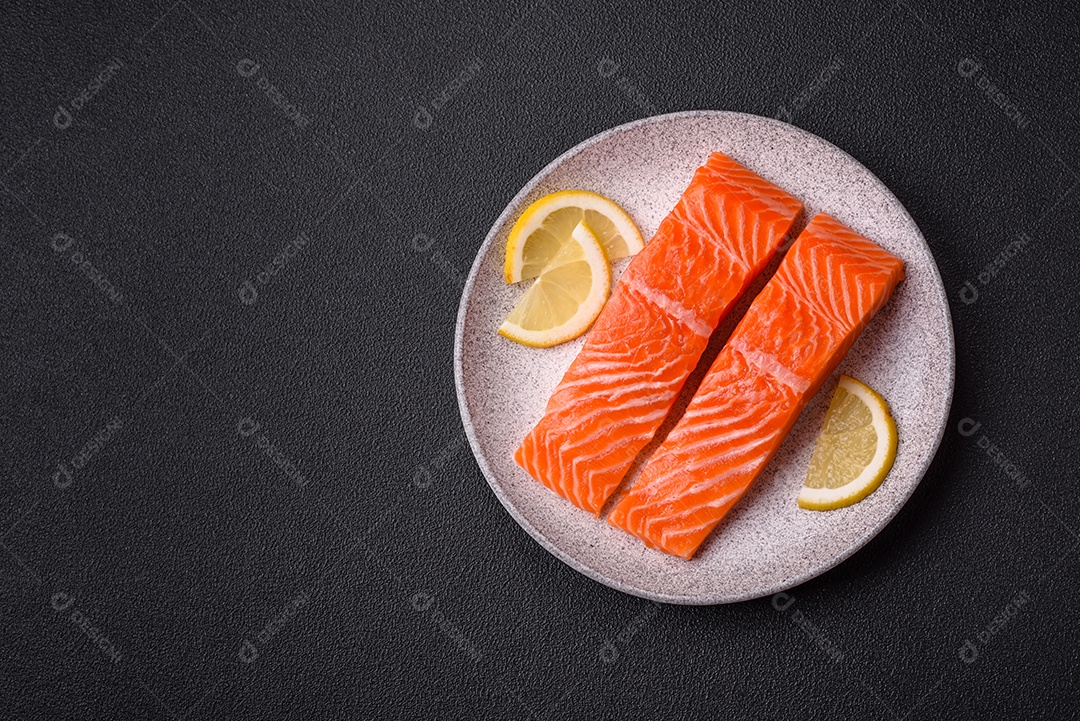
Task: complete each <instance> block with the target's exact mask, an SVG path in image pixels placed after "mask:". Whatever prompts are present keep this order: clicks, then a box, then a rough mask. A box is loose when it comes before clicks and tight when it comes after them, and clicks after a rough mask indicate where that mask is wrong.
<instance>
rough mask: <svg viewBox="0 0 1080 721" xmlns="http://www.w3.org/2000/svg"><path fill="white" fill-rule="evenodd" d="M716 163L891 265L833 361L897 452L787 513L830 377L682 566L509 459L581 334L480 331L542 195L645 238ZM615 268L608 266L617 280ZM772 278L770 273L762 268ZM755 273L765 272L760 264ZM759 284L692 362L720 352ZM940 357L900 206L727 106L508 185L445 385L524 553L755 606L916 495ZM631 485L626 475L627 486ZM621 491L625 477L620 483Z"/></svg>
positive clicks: (631, 587) (827, 150)
mask: <svg viewBox="0 0 1080 721" xmlns="http://www.w3.org/2000/svg"><path fill="white" fill-rule="evenodd" d="M716 150H718V151H721V152H723V153H726V154H728V155H730V156H731V157H733V158H735V159H736V160H738V161H739V162H741V163H743V164H744V165H746V166H747V167H749V168H750V169H751V170H754V171H756V172H757V173H758V174H760V175H762V176H763V177H765V178H767V179H769V180H771V181H772V182H774V183H776V184H777V185H779V186H780V187H782V188H784V189H786V190H787V191H788V192H790V193H792V194H794V195H795V196H797V197H798V198H799V199H800V200H802V201H803V202H804V203H805V204H806V206H807V209H808V211H809V212H810V213H811V214H812V213H813V212H816V211H819V210H823V211H827V212H829V213H831V214H832V215H834V216H835V217H837V218H838V219H840V220H841V221H843V222H844V223H846V224H847V225H849V226H850V227H851V228H853V229H855V230H856V231H858V232H859V233H862V234H863V235H865V236H867V237H868V238H871V239H873V240H874V241H876V242H877V243H879V244H880V245H881V246H883V247H884V248H886V249H888V250H889V251H891V252H893V253H895V254H896V255H898V256H899V257H900V258H902V259H903V260H904V262H905V264H906V266H905V271H906V273H907V279H906V280H905V281H904V282H903V283H901V284H900V286H899V287H898V288H897V290H896V292H895V294H894V295H893V298H892V300H891V301H890V302H889V304H888V305H887V306H886V307H885V308H884V309H883V310H882V311H881V312H880V313H879V314H878V316H877V317H876V318H875V319H874V320H873V321H872V322H871V324H870V326H869V327H868V328H867V329H866V331H865V332H864V333H863V335H862V337H861V338H860V339H859V341H858V343H857V344H856V345H855V347H854V348H852V350H851V352H850V353H849V354H848V356H847V358H846V359H845V360H844V362H843V363H842V364H841V365H840V369H839V370H838V372H837V373H846V374H849V375H852V376H855V377H856V378H859V379H860V380H863V381H865V382H866V383H868V384H869V385H870V386H872V387H873V388H875V389H876V390H878V391H879V392H881V394H882V395H884V396H885V398H886V399H887V400H888V401H889V404H890V406H891V408H892V411H893V414H894V416H895V417H896V422H897V426H898V430H899V437H900V444H899V449H898V451H897V456H896V464H895V465H894V466H893V469H892V471H891V472H890V473H889V476H888V477H887V478H886V479H885V482H884V484H882V486H881V488H879V489H878V490H877V491H876V492H874V493H873V494H871V495H870V496H869V497H868V498H867V499H865V500H864V501H862V502H861V503H858V504H856V505H854V506H852V507H849V508H845V509H841V510H838V511H830V512H826V513H820V512H814V511H806V510H802V509H800V508H799V507H798V506H797V505H796V504H795V498H796V496H797V495H798V492H799V488H800V487H801V486H802V483H803V479H804V478H805V474H806V468H807V465H808V463H809V460H810V453H811V450H812V449H813V444H814V440H815V438H816V436H817V433H818V430H819V429H820V428H821V424H822V420H823V418H824V415H825V410H826V408H827V407H828V402H829V399H830V397H831V396H832V392H833V389H834V388H835V387H836V378H835V377H833V378H831V379H830V380H829V381H827V382H826V384H825V386H824V387H823V389H822V391H821V392H820V393H818V395H817V396H816V397H815V398H814V400H813V401H812V402H811V403H810V404H809V405H808V406H807V408H806V409H805V410H804V411H803V414H802V416H801V417H800V419H799V421H798V423H797V424H796V425H795V427H794V429H793V430H792V432H791V434H790V435H789V436H788V438H787V440H786V441H785V442H784V445H783V447H782V449H781V450H780V452H779V453H778V454H777V456H776V458H774V459H773V461H772V463H770V464H769V466H768V468H767V469H766V470H765V472H764V473H763V474H762V476H761V477H759V478H758V479H757V481H755V483H754V485H753V486H751V488H750V490H749V491H748V492H747V493H746V495H745V496H744V497H743V498H742V500H740V501H739V503H738V504H737V505H736V507H735V508H734V509H733V510H732V512H731V513H729V514H728V516H727V517H726V518H725V519H724V521H723V522H722V523H721V524H720V526H719V527H718V528H717V529H716V530H715V531H714V532H713V534H712V535H711V536H710V538H709V539H708V540H707V541H706V542H705V544H704V545H703V546H702V548H701V550H700V551H699V552H698V554H697V555H696V556H695V557H694V558H693V559H692V560H690V561H685V560H682V559H679V558H673V557H670V556H667V555H665V554H662V553H660V552H658V551H654V550H650V549H648V548H646V547H645V546H644V545H643V544H642V543H641V541H639V540H638V539H637V538H634V537H632V536H630V535H628V534H626V533H624V532H622V531H620V530H618V529H616V528H613V527H611V526H609V525H608V524H607V522H606V521H605V520H604V519H603V518H594V517H593V516H592V515H590V514H589V513H586V512H585V511H582V510H580V509H578V508H576V507H574V506H573V505H571V504H570V503H569V502H567V501H565V500H563V499H562V498H560V497H558V496H556V495H555V494H554V493H552V492H551V491H549V490H547V489H546V488H545V487H543V486H542V485H540V484H539V483H537V482H536V481H535V480H533V479H532V478H530V477H529V476H528V475H527V474H526V473H525V472H524V471H523V470H521V469H520V468H519V467H518V466H517V465H516V464H515V463H514V461H513V458H512V455H513V452H514V450H515V448H517V446H518V444H519V443H520V442H521V439H522V438H524V437H525V435H526V433H528V431H529V429H530V428H532V426H533V425H534V424H535V423H536V421H537V420H539V418H540V416H541V414H542V412H543V409H544V405H545V404H546V402H547V399H548V396H549V395H550V394H551V391H552V390H553V389H554V388H555V386H556V384H557V383H558V382H559V379H560V378H561V377H562V375H563V373H564V372H565V370H566V368H567V367H568V366H569V365H570V362H571V361H572V360H573V358H574V356H576V355H577V352H578V350H579V349H580V348H581V345H582V343H583V339H578V340H576V341H573V342H570V343H566V344H564V345H562V346H558V347H556V348H551V349H547V350H536V349H530V348H525V347H522V346H520V345H517V344H516V343H513V342H511V341H508V340H506V339H505V338H502V337H501V336H499V335H497V334H496V329H497V328H498V327H499V325H500V323H501V322H502V321H503V319H504V318H505V317H506V315H507V314H508V313H509V312H510V309H511V308H512V307H513V306H514V303H516V302H517V300H518V298H519V297H520V295H521V293H522V292H523V289H524V288H523V287H517V286H508V285H506V283H505V282H504V280H503V274H502V268H503V253H504V249H505V245H506V236H507V233H508V232H509V230H510V227H511V226H512V225H513V222H514V220H515V219H516V218H517V217H518V215H519V214H520V213H521V212H522V211H523V210H524V209H525V208H526V207H528V205H529V204H530V203H531V202H532V201H534V200H536V199H537V198H539V197H540V196H542V195H546V194H547V193H552V192H555V191H557V190H564V189H567V188H584V189H588V190H594V191H597V192H599V193H602V194H604V195H606V196H608V197H610V198H612V199H613V200H615V201H616V202H617V203H619V204H620V205H622V207H623V208H625V209H626V210H627V211H628V212H629V213H630V215H632V216H633V218H634V220H635V221H636V222H637V224H638V226H639V227H640V228H641V232H642V235H643V236H644V237H645V238H650V237H651V236H652V234H653V233H654V232H655V231H656V228H657V225H658V224H659V222H660V220H661V219H662V218H663V217H664V216H665V215H666V214H667V212H668V211H669V210H670V209H671V208H672V207H673V206H674V205H675V202H676V201H677V200H678V198H679V196H680V195H681V194H682V191H683V190H684V189H685V188H686V186H687V184H688V183H689V182H690V177H691V175H692V174H693V172H694V169H695V168H697V167H698V166H700V165H701V164H703V163H704V162H705V160H706V158H707V157H708V155H709V153H710V152H712V151H716ZM626 263H627V261H622V262H620V263H617V264H616V266H615V268H614V271H615V275H616V277H617V276H618V274H619V273H620V272H621V271H622V269H623V268H624V267H625V265H626ZM773 268H775V263H774V264H773ZM770 272H771V269H770ZM765 280H766V278H765V277H763V278H761V279H759V281H758V283H757V284H755V286H753V287H752V288H751V289H750V291H749V292H748V293H747V297H746V298H744V299H743V302H742V303H741V305H740V307H739V308H738V309H736V311H735V312H734V313H732V314H731V316H729V318H728V319H727V320H726V321H725V323H724V324H723V326H722V327H721V329H720V330H719V336H720V337H719V338H718V339H715V341H714V342H713V343H712V344H710V349H709V351H708V353H710V354H715V353H716V352H717V351H718V350H719V345H720V341H722V339H723V337H724V336H726V334H727V333H728V332H730V329H731V328H733V327H734V324H735V322H736V321H737V320H738V318H739V317H740V316H741V315H742V312H743V311H744V310H745V308H746V307H747V306H748V305H749V302H750V300H752V298H753V296H754V295H755V294H756V292H757V290H759V289H760V288H761V287H762V286H763V285H764V282H765ZM953 374H954V352H953V336H952V325H951V321H950V316H949V307H948V303H947V301H946V297H945V291H944V289H943V287H942V284H941V277H940V275H939V274H938V269H937V266H936V265H935V264H934V258H933V256H932V255H931V253H930V249H929V248H928V247H927V245H926V241H924V240H923V237H922V235H921V234H920V233H919V229H918V228H917V227H916V226H915V223H914V222H913V221H912V219H911V217H910V216H909V215H908V213H907V211H905V210H904V207H903V206H902V205H901V204H900V202H899V201H898V200H897V199H896V197H895V196H893V194H892V193H890V192H889V190H888V189H887V188H886V187H885V186H884V185H883V184H882V183H881V181H879V180H878V179H877V178H876V177H874V175H873V174H872V173H871V172H870V171H869V170H867V169H866V168H864V167H863V166H862V165H860V164H859V163H858V161H856V160H855V159H853V158H852V157H851V156H849V155H848V154H847V153H845V152H843V151H842V150H840V149H838V148H836V147H835V146H833V145H831V144H829V143H828V142H826V141H824V140H822V139H821V138H818V137H816V136H814V135H811V134H810V133H808V132H806V131H804V130H800V129H798V128H796V127H793V126H791V125H787V124H786V123H782V122H780V121H778V120H772V119H769V118H761V117H756V116H752V115H744V114H741V113H731V112H714V111H702V112H689V113H676V114H673V115H662V116H658V117H654V118H648V119H645V120H641V121H638V122H634V123H630V124H628V125H623V126H620V127H618V128H613V129H611V130H608V131H606V132H604V133H601V134H600V135H597V136H595V137H593V138H590V139H589V140H586V141H585V142H583V143H581V144H580V145H578V146H577V147H575V148H573V149H572V150H569V151H568V152H566V153H564V154H563V155H562V156H561V157H559V158H558V159H556V160H555V161H554V162H552V163H551V164H550V165H548V166H547V167H546V168H544V169H543V170H542V171H541V172H540V174H539V175H537V176H536V177H535V178H533V179H532V181H530V182H529V184H528V185H526V186H525V187H524V188H522V189H521V192H519V193H518V194H517V195H516V196H515V197H514V199H513V200H512V201H511V202H510V205H508V206H507V208H506V210H504V211H503V213H502V215H500V216H499V219H498V220H496V221H495V225H494V226H492V228H491V232H489V233H488V236H487V238H486V239H485V240H484V244H483V246H481V248H480V252H479V254H478V255H477V257H476V262H475V263H474V264H473V267H472V272H471V273H470V274H469V279H468V282H467V283H466V285H465V291H464V295H463V296H462V299H461V307H460V309H459V311H458V318H457V328H456V332H455V343H454V379H455V382H456V385H457V394H458V404H459V406H460V409H461V417H462V420H463V422H464V424H465V431H466V433H467V434H468V438H469V443H470V444H471V445H472V449H473V453H474V454H475V455H476V459H477V461H478V462H479V464H480V468H481V469H482V470H483V472H484V476H485V477H486V478H487V480H488V483H490V484H491V487H492V489H493V490H494V491H495V495H496V496H498V498H499V500H500V501H501V502H502V504H503V505H504V506H505V507H506V509H507V510H508V511H509V512H510V515H512V516H513V517H514V519H515V520H516V521H517V522H518V523H519V524H521V526H522V527H523V528H524V529H525V530H526V531H528V532H529V533H530V534H531V535H532V536H533V537H534V538H535V539H536V540H537V541H539V542H540V543H541V545H543V546H544V547H545V548H547V549H548V550H549V551H551V552H552V553H554V554H555V555H556V556H557V557H558V558H560V559H561V560H563V561H565V562H566V563H568V564H569V565H570V566H572V567H573V568H575V569H577V570H578V571H581V572H582V573H584V574H585V575H587V576H589V577H591V578H594V579H596V580H597V581H600V582H601V583H605V584H607V585H609V586H612V587H614V588H617V589H619V590H621V591H625V592H627V593H632V594H634V595H636V596H642V597H645V598H650V599H655V600H658V601H664V602H670V603H688V604H711V603H726V602H731V601H741V600H746V599H751V598H756V597H759V596H765V595H769V594H772V593H776V592H778V591H782V590H784V589H787V588H790V587H792V586H795V585H797V584H799V583H802V582H803V581H806V580H808V579H810V578H813V577H814V576H816V575H818V574H820V573H822V572H824V571H826V570H828V569H829V568H832V567H833V566H835V565H836V564H838V563H840V562H841V561H842V560H844V559H845V558H847V557H848V556H850V555H851V554H852V553H854V552H855V551H856V550H857V549H858V548H860V547H861V546H862V545H863V544H865V543H866V542H867V541H868V540H870V539H871V538H872V537H873V536H874V535H875V534H876V533H877V532H878V531H880V530H881V529H882V528H883V527H884V526H885V524H886V523H888V522H889V520H890V519H892V517H893V516H895V515H896V513H897V511H899V510H900V507H901V506H902V505H903V504H904V502H905V501H906V500H907V499H908V497H909V496H910V495H911V494H912V492H913V491H914V490H915V487H916V486H917V485H918V483H919V480H920V479H921V478H922V476H923V474H924V473H925V471H926V468H927V466H928V465H929V464H930V461H931V459H932V458H933V456H934V452H935V451H936V450H937V447H938V443H939V441H940V440H941V436H942V433H943V431H944V428H945V423H946V419H947V417H948V413H949V404H950V402H951V400H952V389H953ZM629 480H630V481H632V480H633V479H632V478H631V479H629ZM627 485H628V482H627V481H624V484H623V487H626V486H627Z"/></svg>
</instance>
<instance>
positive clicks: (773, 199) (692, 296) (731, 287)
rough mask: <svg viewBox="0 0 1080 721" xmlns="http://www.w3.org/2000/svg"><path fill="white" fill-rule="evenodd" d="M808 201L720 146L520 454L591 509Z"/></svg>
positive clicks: (634, 265)
mask: <svg viewBox="0 0 1080 721" xmlns="http://www.w3.org/2000/svg"><path fill="white" fill-rule="evenodd" d="M801 210H802V203H801V202H799V201H798V200H796V199H795V198H793V197H792V196H791V195H789V194H788V193H786V192H784V191H783V190H781V189H780V188H778V187H776V186H775V185H773V184H772V183H769V182H768V181H766V180H764V179H763V178H761V177H759V176H757V175H755V174H754V173H752V172H751V171H749V170H747V169H746V168H744V167H743V166H741V165H739V164H738V163H737V162H735V161H734V160H732V159H731V158H728V157H727V156H725V155H721V154H720V153H714V154H712V155H711V156H710V157H709V159H708V162H706V163H705V165H704V166H702V167H701V168H699V169H698V170H697V171H696V173H695V174H694V178H693V180H692V181H691V182H690V186H689V187H688V188H687V189H686V191H685V192H684V193H683V196H682V198H680V200H679V202H678V204H677V205H676V206H675V209H674V210H672V211H671V213H670V214H668V216H667V217H666V218H665V219H664V220H663V222H661V224H660V228H659V229H658V230H657V231H656V235H655V236H654V237H653V239H652V240H651V241H650V242H649V243H648V244H647V245H646V246H645V248H644V249H643V250H642V251H641V252H640V253H638V255H637V256H636V257H635V258H634V259H633V260H632V261H631V263H630V265H629V266H628V267H627V269H626V271H625V272H624V273H623V276H622V278H621V279H620V280H619V283H618V284H617V285H616V287H615V290H614V291H613V292H612V295H611V298H610V299H609V300H608V302H607V305H606V306H604V310H603V311H602V312H601V313H600V316H599V317H598V318H597V319H596V323H595V324H594V325H593V328H592V330H591V331H590V332H589V335H588V337H587V338H586V341H585V345H584V347H583V348H582V349H581V352H580V353H578V356H577V358H575V359H574V362H573V363H572V364H571V365H570V369H569V370H567V372H566V375H565V376H563V379H562V381H561V382H560V383H559V385H558V387H556V389H555V392H554V393H552V395H551V398H550V399H549V400H548V404H547V408H546V410H545V412H544V416H543V418H541V419H540V422H539V423H537V424H536V427H535V428H533V430H532V431H531V432H530V433H529V435H528V436H526V437H525V440H524V441H522V443H521V446H520V447H519V448H518V449H517V452H516V453H515V454H514V460H515V461H517V463H518V465H520V466H521V467H522V468H524V469H525V470H526V471H527V472H528V473H529V474H530V475H531V476H532V477H533V478H535V479H536V480H538V481H540V482H541V483H543V484H544V485H545V486H547V487H548V488H550V489H551V490H553V491H555V492H556V493H558V494H559V495H561V496H562V497H564V498H566V499H567V500H569V501H570V502H572V503H574V504H575V505H577V506H578V507H580V508H583V509H585V510H587V511H590V512H592V513H594V514H595V513H597V512H599V510H600V508H601V506H603V505H604V501H606V500H607V499H608V497H609V496H610V495H611V494H612V493H613V492H614V491H615V488H616V487H617V486H618V485H619V482H620V481H621V480H622V478H623V476H624V475H626V472H627V470H629V468H630V466H631V464H632V463H633V461H634V458H635V456H637V454H638V453H639V452H640V451H641V449H642V448H644V447H645V446H646V445H647V444H648V442H649V441H650V440H651V439H652V437H653V435H654V434H655V433H656V430H657V428H659V427H660V424H661V423H662V422H663V420H664V418H665V417H666V416H667V415H668V412H669V411H670V410H671V406H672V404H673V403H674V402H675V398H676V396H678V394H679V391H680V389H681V388H682V386H683V383H684V382H685V381H686V378H687V376H689V375H690V372H691V371H692V370H693V369H694V366H695V365H697V362H698V359H699V358H700V356H701V353H702V351H704V350H705V346H706V345H707V344H708V342H709V336H710V335H711V334H712V332H713V330H714V329H715V328H716V326H717V324H718V323H719V322H720V320H721V319H722V318H723V317H724V315H726V314H727V312H728V310H730V308H731V307H732V305H734V304H735V302H736V301H737V300H738V299H739V297H740V296H741V295H742V294H743V292H744V291H745V290H746V288H747V286H748V285H749V284H750V282H751V281H752V280H753V279H754V278H755V277H756V276H757V275H759V274H760V273H761V271H762V269H763V268H764V267H765V266H766V265H767V264H768V262H769V260H770V259H771V258H772V257H773V255H774V254H775V252H776V248H777V246H778V245H779V244H780V242H781V240H782V239H783V238H784V236H785V234H786V233H787V232H788V230H789V229H790V227H791V225H792V223H793V222H794V220H795V218H796V217H797V216H798V215H799V213H800V211H801Z"/></svg>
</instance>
